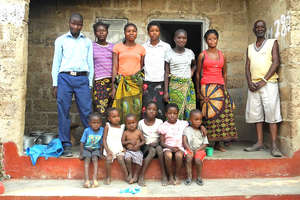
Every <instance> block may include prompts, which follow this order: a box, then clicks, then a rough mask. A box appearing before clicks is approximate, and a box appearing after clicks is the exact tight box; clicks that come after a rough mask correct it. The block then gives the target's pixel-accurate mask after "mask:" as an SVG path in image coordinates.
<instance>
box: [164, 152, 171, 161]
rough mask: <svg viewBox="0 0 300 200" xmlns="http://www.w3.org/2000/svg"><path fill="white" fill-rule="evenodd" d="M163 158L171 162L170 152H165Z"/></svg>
mask: <svg viewBox="0 0 300 200" xmlns="http://www.w3.org/2000/svg"><path fill="white" fill-rule="evenodd" d="M164 156H165V159H166V160H171V159H172V152H171V151H165V152H164Z"/></svg>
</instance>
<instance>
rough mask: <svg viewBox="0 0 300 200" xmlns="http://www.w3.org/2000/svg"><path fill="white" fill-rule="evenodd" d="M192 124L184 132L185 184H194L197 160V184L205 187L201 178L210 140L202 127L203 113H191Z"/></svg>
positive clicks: (195, 111) (196, 110)
mask: <svg viewBox="0 0 300 200" xmlns="http://www.w3.org/2000/svg"><path fill="white" fill-rule="evenodd" d="M190 122H191V126H189V127H186V128H185V129H184V131H183V139H182V140H183V146H184V148H185V150H186V155H185V157H186V172H187V179H186V180H185V182H184V184H186V185H190V184H191V183H192V161H193V159H194V160H195V164H196V169H197V179H196V183H197V184H198V185H203V181H202V178H201V170H202V166H203V160H204V157H205V156H206V153H205V148H206V146H207V144H208V140H207V137H206V135H205V134H203V133H202V132H204V133H205V131H206V130H205V129H203V128H204V127H201V131H200V129H199V128H200V126H201V123H202V113H201V111H200V110H198V109H195V110H192V111H191V113H190Z"/></svg>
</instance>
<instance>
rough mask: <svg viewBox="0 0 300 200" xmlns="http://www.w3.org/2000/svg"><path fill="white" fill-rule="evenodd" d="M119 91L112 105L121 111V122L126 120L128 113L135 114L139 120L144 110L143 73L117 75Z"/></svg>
mask: <svg viewBox="0 0 300 200" xmlns="http://www.w3.org/2000/svg"><path fill="white" fill-rule="evenodd" d="M117 84H118V86H117V91H116V94H115V98H114V102H113V105H112V107H114V108H117V109H118V110H119V112H120V117H121V123H124V122H125V117H126V115H127V114H129V113H131V114H135V115H136V117H137V120H139V119H140V117H141V111H142V84H143V73H141V72H138V73H136V74H134V75H132V76H122V75H119V76H118V77H117Z"/></svg>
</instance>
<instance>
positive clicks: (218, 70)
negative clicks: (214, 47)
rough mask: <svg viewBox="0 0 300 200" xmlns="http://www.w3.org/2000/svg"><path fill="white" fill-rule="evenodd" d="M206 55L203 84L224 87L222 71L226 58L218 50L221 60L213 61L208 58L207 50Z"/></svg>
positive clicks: (203, 67)
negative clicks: (215, 84)
mask: <svg viewBox="0 0 300 200" xmlns="http://www.w3.org/2000/svg"><path fill="white" fill-rule="evenodd" d="M203 53H204V61H203V65H202V69H203V70H202V78H201V84H209V83H217V84H221V85H224V78H223V73H222V69H223V67H224V56H223V54H222V52H221V51H219V50H218V54H219V60H212V59H210V58H209V57H208V54H207V52H206V50H204V51H203Z"/></svg>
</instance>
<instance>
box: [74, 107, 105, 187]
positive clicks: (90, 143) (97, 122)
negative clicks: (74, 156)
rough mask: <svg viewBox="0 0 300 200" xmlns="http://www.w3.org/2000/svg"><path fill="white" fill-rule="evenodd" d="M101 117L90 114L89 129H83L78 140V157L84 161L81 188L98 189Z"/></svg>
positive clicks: (101, 130) (101, 136) (101, 134)
mask: <svg viewBox="0 0 300 200" xmlns="http://www.w3.org/2000/svg"><path fill="white" fill-rule="evenodd" d="M101 124H102V123H101V116H100V114H99V113H92V114H91V115H90V117H89V127H88V128H86V129H84V132H83V135H82V137H81V140H80V156H79V158H80V159H81V160H83V159H84V185H83V187H86V188H89V187H98V186H99V183H98V181H97V172H98V159H99V158H100V156H101V155H102V150H103V149H102V145H101V144H102V138H103V127H101ZM91 160H92V161H93V165H94V174H93V182H92V185H91V184H90V181H89V165H90V162H91Z"/></svg>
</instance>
